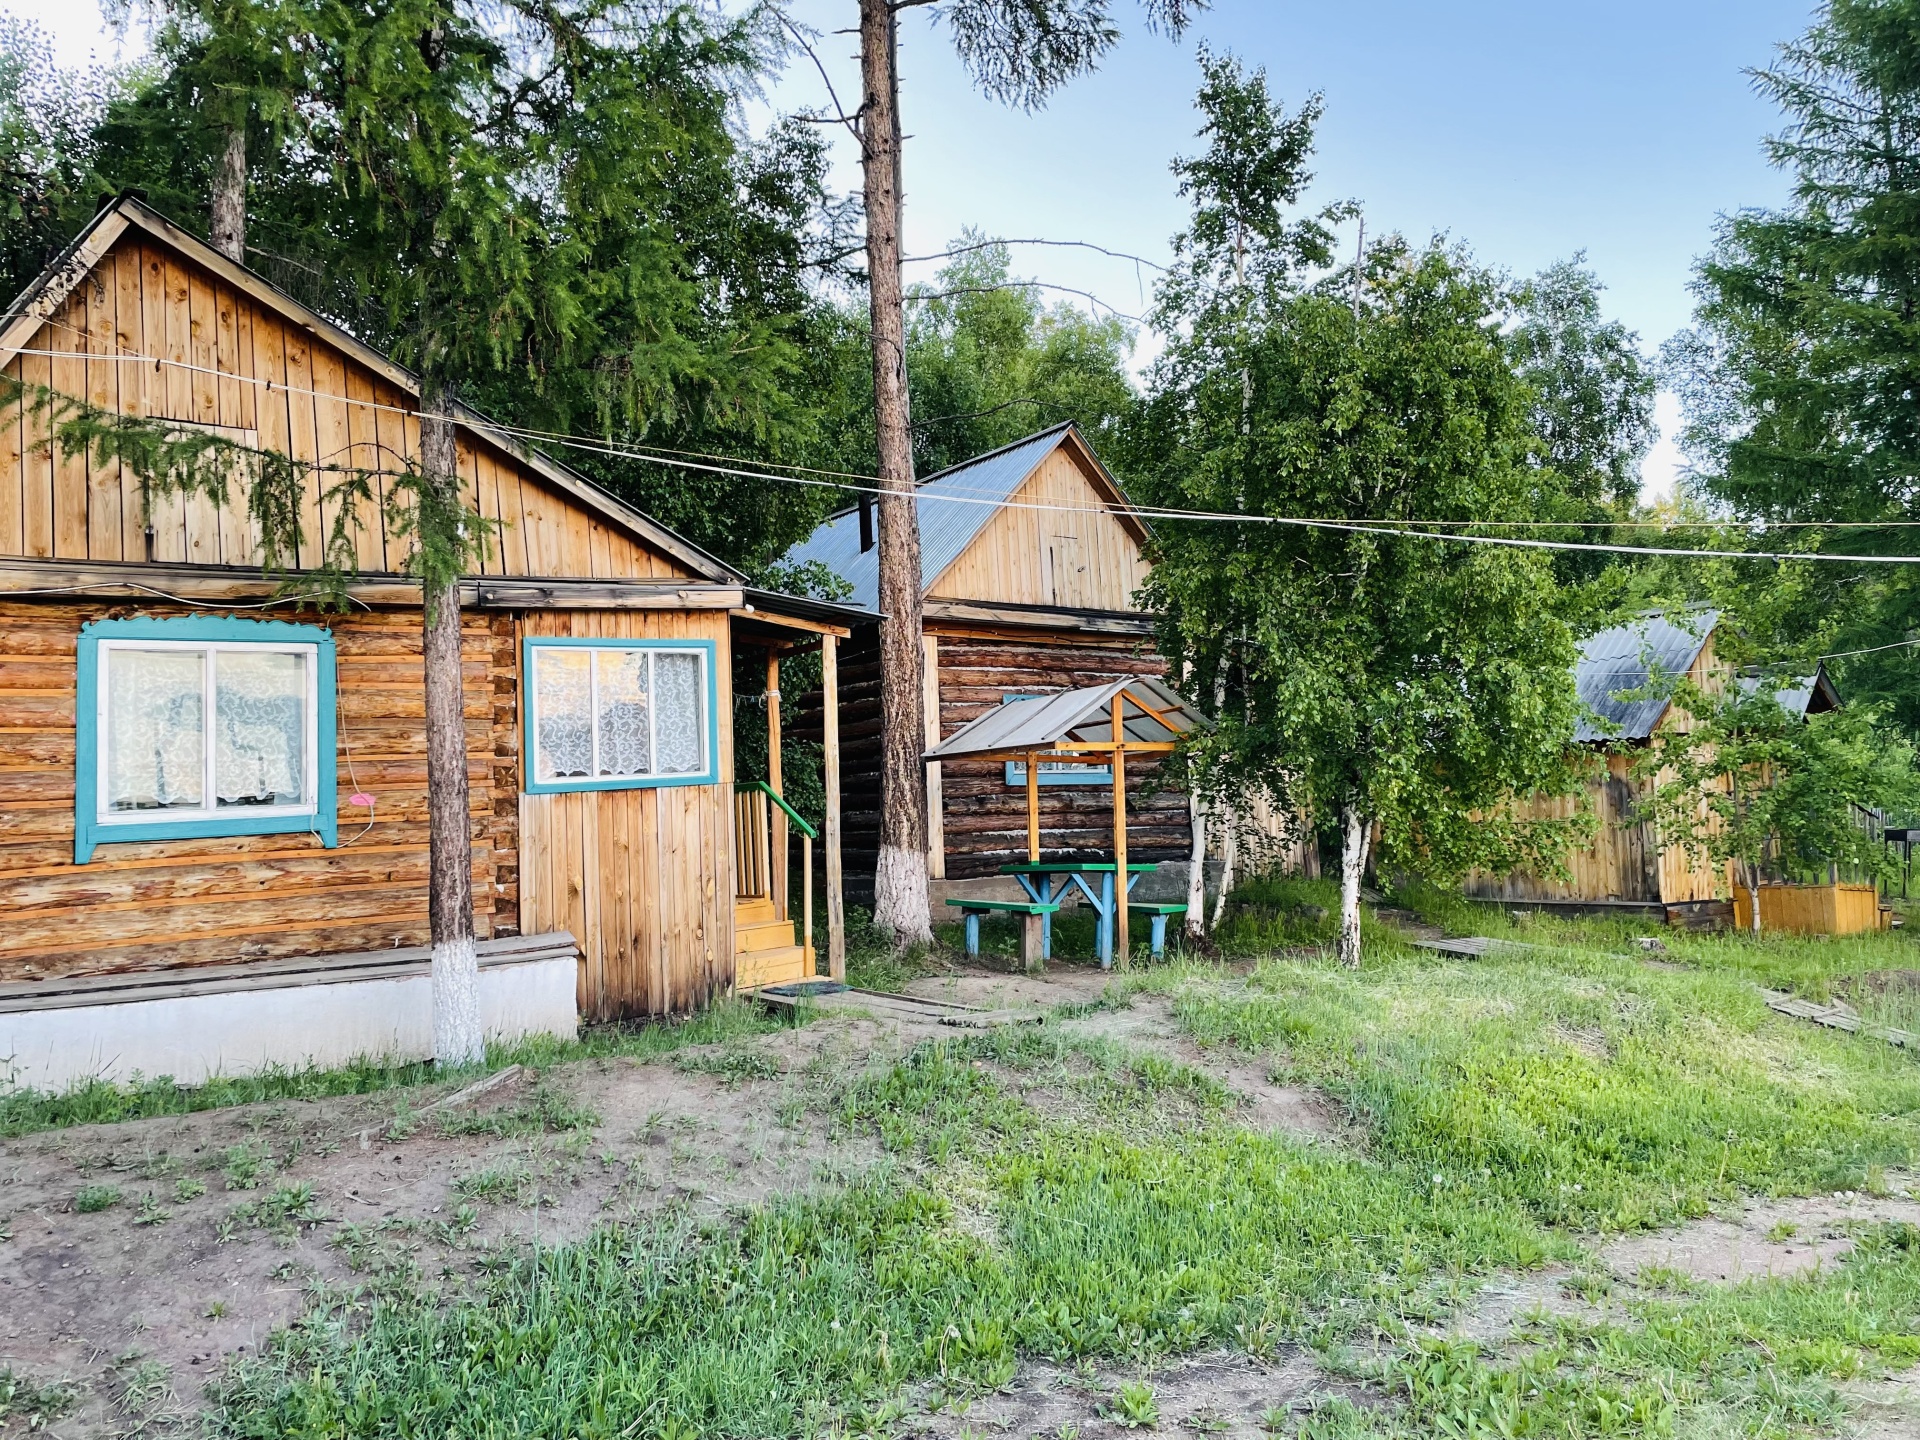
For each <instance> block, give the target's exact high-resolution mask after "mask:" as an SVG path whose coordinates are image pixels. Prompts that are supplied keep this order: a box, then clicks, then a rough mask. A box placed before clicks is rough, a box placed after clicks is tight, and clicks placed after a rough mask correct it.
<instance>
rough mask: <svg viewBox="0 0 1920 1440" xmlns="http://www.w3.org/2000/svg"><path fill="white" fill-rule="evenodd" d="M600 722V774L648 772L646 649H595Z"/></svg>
mask: <svg viewBox="0 0 1920 1440" xmlns="http://www.w3.org/2000/svg"><path fill="white" fill-rule="evenodd" d="M592 653H593V655H594V657H595V659H596V661H597V662H598V666H599V674H598V676H597V677H596V678H597V684H596V687H595V688H596V690H597V691H598V697H599V704H598V708H597V711H596V719H597V720H598V722H599V725H600V774H602V775H605V776H620V775H650V774H652V773H653V757H652V754H651V750H652V746H651V743H650V740H649V735H648V725H647V652H646V651H645V650H596V651H594V652H592Z"/></svg>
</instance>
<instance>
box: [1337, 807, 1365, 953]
mask: <svg viewBox="0 0 1920 1440" xmlns="http://www.w3.org/2000/svg"><path fill="white" fill-rule="evenodd" d="M1368 829H1369V827H1368V824H1367V820H1366V817H1365V816H1364V815H1362V814H1361V813H1360V812H1359V811H1358V810H1357V809H1355V808H1354V807H1353V806H1351V805H1343V806H1341V807H1340V963H1341V964H1342V965H1345V966H1347V967H1349V968H1350V969H1354V970H1358V969H1359V968H1360V878H1361V877H1362V876H1363V875H1365V874H1366V870H1367V832H1368Z"/></svg>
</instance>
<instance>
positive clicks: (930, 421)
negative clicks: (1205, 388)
mask: <svg viewBox="0 0 1920 1440" xmlns="http://www.w3.org/2000/svg"><path fill="white" fill-rule="evenodd" d="M964 247H978V248H972V249H969V250H968V252H967V253H964V254H961V255H959V256H957V257H956V258H955V259H953V260H952V261H951V262H950V263H948V264H947V265H945V266H943V267H942V268H941V270H940V273H939V275H938V276H937V277H936V278H935V280H934V281H933V282H932V283H931V284H926V285H916V286H913V287H912V288H910V289H909V290H908V292H907V303H908V304H909V305H910V306H912V307H913V308H912V309H911V310H910V311H909V314H908V323H907V378H908V382H909V387H910V389H911V392H912V402H913V405H912V413H913V429H914V468H915V470H916V472H917V473H919V474H921V475H930V474H932V473H934V472H935V471H937V470H944V469H946V468H947V467H948V466H950V465H957V464H959V463H960V462H961V461H962V460H968V459H971V458H972V457H973V456H975V455H981V454H984V453H986V452H987V451H989V450H994V449H998V448H999V447H1000V446H1002V445H1006V444H1009V443H1010V442H1012V441H1014V440H1018V439H1020V438H1021V437H1023V436H1026V435H1031V434H1032V433H1033V432H1034V431H1036V430H1040V429H1043V428H1045V427H1046V426H1049V425H1054V424H1058V423H1059V422H1060V421H1062V420H1073V421H1076V422H1078V424H1079V426H1080V428H1081V430H1082V431H1083V432H1084V433H1085V434H1086V435H1087V437H1088V439H1089V440H1091V441H1092V442H1093V444H1094V445H1095V447H1096V448H1097V447H1099V446H1101V445H1102V444H1103V443H1104V442H1105V440H1106V439H1107V438H1108V437H1110V436H1111V435H1112V434H1114V433H1115V431H1116V429H1117V427H1118V425H1119V423H1120V421H1121V420H1122V419H1123V417H1125V416H1126V415H1127V414H1128V412H1129V411H1130V410H1131V408H1132V406H1133V404H1134V393H1133V387H1132V384H1131V382H1130V381H1129V380H1128V378H1127V358H1128V356H1129V354H1130V353H1131V352H1132V349H1133V335H1132V332H1131V331H1130V330H1129V329H1128V328H1127V326H1126V325H1125V324H1124V323H1123V322H1122V321H1121V320H1119V319H1118V318H1117V317H1113V316H1109V317H1107V318H1106V319H1103V320H1095V319H1093V318H1091V317H1089V316H1088V315H1087V314H1086V313H1085V312H1084V311H1082V310H1080V309H1078V308H1077V307H1075V306H1073V305H1067V304H1059V305H1052V306H1047V305H1043V304H1042V303H1041V302H1040V300H1039V299H1038V298H1037V294H1036V292H1035V291H1034V290H1032V289H1030V288H1025V287H1023V286H1021V285H1019V284H1018V282H1016V281H1014V279H1013V273H1012V261H1011V257H1010V255H1009V253H1008V250H1007V247H1006V246H1004V245H999V244H994V243H991V242H988V241H983V240H981V239H980V238H979V236H978V235H977V234H976V233H974V232H972V231H968V232H966V233H965V234H963V235H962V237H961V239H960V241H958V242H956V247H955V248H964Z"/></svg>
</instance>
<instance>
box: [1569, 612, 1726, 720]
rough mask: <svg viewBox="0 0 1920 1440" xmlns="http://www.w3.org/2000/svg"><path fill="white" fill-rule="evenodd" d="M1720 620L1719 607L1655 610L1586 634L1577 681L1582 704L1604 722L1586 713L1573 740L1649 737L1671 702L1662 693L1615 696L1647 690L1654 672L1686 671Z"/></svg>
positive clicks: (1682, 672)
mask: <svg viewBox="0 0 1920 1440" xmlns="http://www.w3.org/2000/svg"><path fill="white" fill-rule="evenodd" d="M1719 623H1720V613H1719V611H1717V610H1692V611H1682V612H1680V613H1678V614H1675V615H1667V614H1663V613H1652V614H1647V615H1642V616H1640V617H1639V618H1638V619H1636V620H1631V621H1629V622H1628V623H1626V624H1625V625H1616V626H1614V627H1613V629H1611V630H1602V631H1601V632H1600V633H1599V634H1597V635H1590V636H1588V637H1587V640H1586V642H1585V643H1584V644H1582V645H1581V647H1580V659H1579V661H1578V662H1577V663H1576V664H1575V666H1574V672H1573V676H1574V685H1575V687H1576V688H1577V689H1578V690H1579V692H1580V700H1581V703H1583V704H1584V705H1586V707H1587V708H1588V709H1589V710H1591V711H1593V714H1594V716H1595V717H1598V721H1599V722H1604V723H1596V721H1595V719H1594V718H1590V717H1582V719H1581V720H1580V723H1579V725H1578V726H1577V727H1576V728H1575V730H1574V733H1573V738H1574V740H1575V742H1576V743H1577V742H1581V741H1591V740H1646V739H1650V738H1651V737H1652V735H1653V732H1654V728H1655V727H1656V726H1658V725H1659V723H1660V717H1661V716H1663V715H1665V714H1666V713H1667V706H1668V704H1669V702H1668V701H1667V700H1666V699H1665V698H1664V697H1659V696H1651V697H1645V698H1636V699H1619V698H1616V697H1617V696H1618V695H1619V694H1620V692H1622V691H1638V690H1643V689H1645V688H1646V685H1647V681H1648V679H1649V678H1650V677H1652V676H1654V675H1662V676H1671V675H1684V674H1686V673H1687V671H1688V670H1689V669H1691V668H1692V667H1693V662H1694V661H1696V660H1698V659H1699V658H1700V651H1701V650H1702V649H1703V648H1705V646H1706V643H1707V637H1708V636H1710V635H1712V634H1713V630H1714V627H1715V626H1716V625H1718V624H1719Z"/></svg>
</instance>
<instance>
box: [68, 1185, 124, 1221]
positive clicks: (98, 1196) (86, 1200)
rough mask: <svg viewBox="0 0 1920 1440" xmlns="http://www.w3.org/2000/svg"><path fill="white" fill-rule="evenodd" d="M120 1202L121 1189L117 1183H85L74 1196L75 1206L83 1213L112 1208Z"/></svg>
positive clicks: (88, 1213)
mask: <svg viewBox="0 0 1920 1440" xmlns="http://www.w3.org/2000/svg"><path fill="white" fill-rule="evenodd" d="M119 1203H120V1189H119V1187H118V1186H115V1185H83V1186H81V1187H80V1190H79V1193H78V1194H76V1195H75V1196H74V1197H73V1208H74V1210H75V1212H76V1213H78V1214H81V1215H92V1214H95V1213H97V1212H98V1211H101V1210H111V1209H112V1208H113V1207H114V1206H115V1205H118V1204H119Z"/></svg>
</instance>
